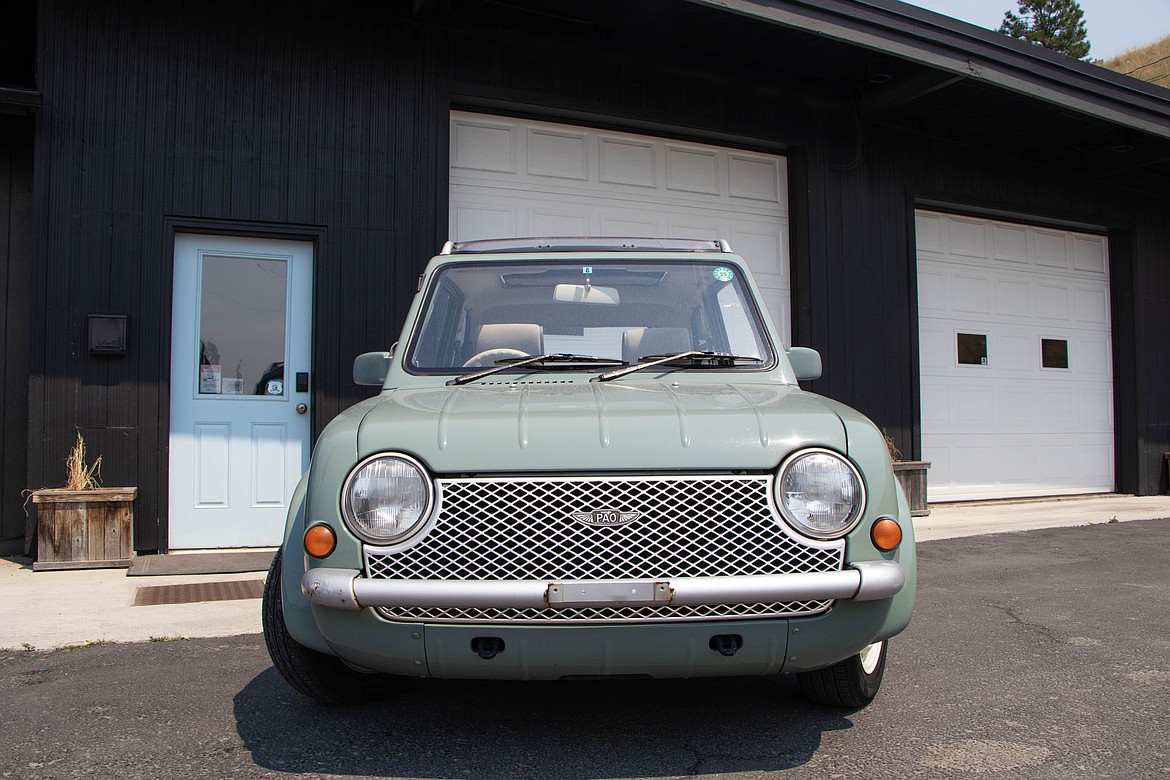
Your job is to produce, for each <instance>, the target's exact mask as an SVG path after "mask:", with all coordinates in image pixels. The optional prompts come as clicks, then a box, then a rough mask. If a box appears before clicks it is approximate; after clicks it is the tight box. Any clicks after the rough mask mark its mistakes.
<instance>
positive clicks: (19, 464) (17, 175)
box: [0, 114, 33, 552]
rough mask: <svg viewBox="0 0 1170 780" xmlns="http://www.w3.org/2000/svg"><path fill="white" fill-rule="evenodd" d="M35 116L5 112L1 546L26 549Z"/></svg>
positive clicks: (0, 120)
mask: <svg viewBox="0 0 1170 780" xmlns="http://www.w3.org/2000/svg"><path fill="white" fill-rule="evenodd" d="M32 128H33V120H32V117H29V116H16V115H4V114H0V307H2V308H0V417H3V422H4V426H3V429H2V430H3V435H2V436H0V549H5V550H10V551H12V552H23V550H24V535H25V526H26V523H25V514H24V499H25V497H24V495H23V491H24V489H25V488H26V487H28V484H27V483H26V482H25V479H26V478H27V474H26V471H27V459H26V452H27V448H28V402H27V399H28V322H29V301H28V298H29V268H30V265H31V259H32V246H31V239H32V176H33V174H32V161H33V130H32Z"/></svg>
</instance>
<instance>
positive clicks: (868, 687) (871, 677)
mask: <svg viewBox="0 0 1170 780" xmlns="http://www.w3.org/2000/svg"><path fill="white" fill-rule="evenodd" d="M888 649H889V642H888V641H883V642H874V643H873V644H871V645H868V646H866V647H864V648H862V650H861V652H860V653H858V654H857V655H853V656H850V657H849V658H846V659H845V660H844V661H841V662H839V663H835V664H833V665H832V666H829V667H826V668H824V669H816V670H814V671H811V672H800V673H798V674H797V675H796V679H797V681H798V682H799V683H800V690H801V693H803V694H804V695H805V696H806V697H807V698H809V699H811V700H812V701H814V702H817V703H818V704H824V705H826V706H829V707H850V708H854V709H856V708H858V707H864V706H866V705H867V704H869V703H870V702H871V701H873V697H874V696H876V695H877V692H878V688H880V687H881V685H882V676H883V675H884V674H885V672H886V651H887V650H888Z"/></svg>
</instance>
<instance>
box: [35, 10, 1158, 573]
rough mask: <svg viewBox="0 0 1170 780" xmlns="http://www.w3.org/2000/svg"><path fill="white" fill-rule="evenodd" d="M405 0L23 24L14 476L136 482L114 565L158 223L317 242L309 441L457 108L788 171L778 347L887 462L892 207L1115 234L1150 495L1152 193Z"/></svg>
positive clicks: (905, 281)
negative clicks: (29, 138) (737, 153)
mask: <svg viewBox="0 0 1170 780" xmlns="http://www.w3.org/2000/svg"><path fill="white" fill-rule="evenodd" d="M426 5H427V4H422V7H425V6H426ZM412 7H413V4H410V3H394V4H389V5H376V6H373V7H371V8H369V9H365V10H362V9H360V8H358V7H356V6H345V5H343V4H333V5H326V4H318V3H303V4H302V3H296V2H288V3H269V4H239V5H237V4H217V3H210V4H209V3H203V4H198V5H175V4H164V3H148V2H139V1H138V0H111V1H110V2H103V3H94V4H78V3H71V2H66V1H65V0H44V1H43V2H42V3H41V6H40V15H39V28H38V29H39V33H38V34H39V41H38V82H39V83H38V87H39V88H40V89H41V90H42V92H43V94H44V108H43V110H42V112H41V115H40V117H39V119H38V124H37V166H36V219H37V223H36V238H35V242H36V243H35V251H36V257H38V258H39V260H40V262H38V263H36V266H35V269H34V280H33V281H34V291H35V294H34V297H33V302H32V312H33V315H32V331H33V338H34V350H33V359H32V367H31V373H32V376H31V380H30V398H29V430H30V431H32V432H33V433H32V436H31V437H30V443H29V450H28V451H29V478H30V483H36V484H38V485H39V484H51V483H55V482H56V481H57V480H58V473H59V471H60V465H61V463H63V461H64V457H65V454H66V453H67V452H68V449H69V446H70V444H71V442H72V438H73V435H74V431H75V430H76V429H80V430H81V431H82V433H83V434H85V435H86V436H87V439H88V441H89V444H90V448H91V450H92V451H93V452H94V453H95V454H100V455H102V456H103V476H104V478H105V479H104V481H105V483H106V484H108V485H123V484H133V485H137V486H138V487H139V491H140V492H139V499H138V501H137V504H136V510H137V517H136V527H135V534H136V539H135V546H136V547H137V548H138V549H140V550H152V549H165V548H166V545H167V540H166V485H167V467H166V464H167V435H168V433H167V432H168V409H169V397H168V385H167V383H168V372H169V350H170V336H169V333H170V308H171V307H170V300H171V292H172V291H171V288H170V285H171V265H172V247H171V241H172V232H171V231H172V230H173V227H174V226H175V225H176V224H178V225H191V224H195V225H201V226H203V227H204V228H206V229H213V228H214V226H215V224H217V223H222V224H223V225H224V226H225V229H226V228H230V229H234V230H243V231H245V232H246V231H247V229H248V226H249V225H254V226H255V228H256V230H257V231H258V232H260V233H263V232H265V231H277V232H285V233H287V234H289V235H304V236H311V237H313V238H314V239H315V240H316V241H317V257H316V268H315V274H316V278H315V303H314V334H315V335H314V347H313V350H314V370H315V378H314V385H313V391H314V399H313V400H314V403H313V409H314V424H315V429H316V430H320V428H321V427H322V425H323V424H324V423H325V422H326V421H327V420H328V419H329V418H330V417H332V415H333V414H334V413H335V412H336V411H338V410H339V409H341V408H343V407H344V406H346V405H349V404H350V403H352V402H353V401H355V400H358V399H359V398H361V397H363V396H364V392H363V391H362V390H361V389H360V388H357V387H355V386H354V385H353V384H352V382H351V379H350V368H351V361H352V358H353V356H354V355H356V354H357V353H360V352H362V351H365V350H371V349H383V348H386V347H387V346H388V345H389V344H390V343H391V342H392V341H393V340H394V338H395V337H396V335H397V330H398V328H399V326H400V324H401V319H402V316H403V313H404V311H405V307H406V305H407V304H408V302H409V299H410V296H411V294H412V293H413V291H414V284H415V278H416V276H417V273H418V271H419V269H420V268H421V266H422V264H423V263H424V262H425V261H426V259H427V258H428V257H429V256H430V255H431V254H433V253H434V251H435V250H436V249H437V248H438V245H439V242H440V241H441V239H442V238H444V237H445V234H446V201H447V192H446V183H445V182H446V167H447V129H446V128H447V114H448V111H449V110H450V109H451V107H452V106H457V107H471V108H481V109H490V110H502V111H508V112H513V113H517V114H526V115H532V116H538V117H543V118H548V119H553V120H561V121H579V122H581V123H584V124H593V125H601V126H613V127H619V128H627V129H631V130H636V131H652V132H660V133H663V134H668V135H676V136H679V137H690V138H696V139H700V140H704V139H707V140H713V141H717V142H723V143H740V144H743V145H745V146H749V147H758V148H764V149H772V150H776V149H783V150H786V151H787V153H789V155H790V162H791V166H790V168H791V172H792V180H791V182H792V191H791V202H792V215H793V220H792V225H793V229H794V231H795V233H794V236H793V249H794V256H793V277H794V284H795V288H794V310H795V312H796V331H795V332H796V338H797V341H798V342H800V343H803V344H807V345H810V346H814V347H816V348H818V349H820V350H822V352H823V353H824V356H825V361H826V373H825V376H824V378H823V379H822V380H820V381H818V382H817V383H816V384H815V389H817V390H818V391H820V392H824V393H826V394H828V395H831V396H833V397H835V398H838V399H840V400H843V401H845V402H846V403H850V404H853V405H855V406H857V407H858V408H859V409H861V410H862V411H863V412H865V413H867V414H869V415H870V416H871V417H872V418H873V419H874V420H875V421H876V422H877V423H878V424H879V425H880V426H882V427H885V428H886V429H887V430H888V431H889V432H890V433H891V434H892V435H894V437H895V439H896V440H897V443H898V446H899V447H900V448H901V449H902V450H903V451H904V452H907V453H915V454H916V446H917V445H916V442H917V436H916V426H917V381H918V380H917V355H916V353H915V351H914V346H915V343H916V336H915V332H916V322H917V319H916V313H915V292H914V290H915V282H914V248H913V247H914V242H913V209H914V205H915V200H916V199H931V201H932V202H937V201H943V202H951V203H954V204H956V205H957V206H961V207H975V208H995V209H998V210H1000V211H1002V212H1010V213H1017V214H1021V215H1039V216H1041V217H1045V218H1050V219H1056V220H1066V221H1068V220H1075V221H1079V222H1084V223H1090V224H1099V225H1102V226H1105V227H1108V228H1110V229H1111V230H1113V231H1117V235H1118V236H1119V238H1122V239H1123V240H1120V241H1118V242H1115V244H1114V247H1115V252H1116V248H1117V247H1118V246H1120V245H1123V244H1124V245H1125V246H1126V247H1127V248H1126V249H1125V253H1126V254H1127V255H1128V256H1127V257H1126V258H1125V261H1124V262H1125V266H1124V268H1122V269H1121V270H1122V272H1121V273H1118V268H1117V259H1116V257H1115V271H1114V285H1115V292H1114V299H1115V300H1114V305H1115V309H1117V308H1118V307H1129V308H1128V309H1126V311H1127V312H1131V319H1130V320H1126V319H1124V318H1123V317H1120V314H1119V313H1118V312H1115V314H1119V319H1118V322H1119V323H1120V324H1121V325H1122V326H1123V327H1120V328H1118V327H1115V339H1116V340H1117V341H1118V342H1119V343H1118V344H1117V348H1116V349H1115V360H1116V361H1117V362H1118V369H1117V370H1118V386H1117V397H1118V403H1119V406H1120V405H1122V403H1123V401H1124V404H1125V406H1126V410H1129V409H1132V418H1129V417H1124V415H1123V416H1121V417H1119V432H1120V436H1119V438H1120V439H1121V441H1120V445H1119V452H1118V457H1119V461H1120V462H1121V463H1123V464H1126V465H1125V466H1124V468H1123V470H1122V472H1120V473H1119V480H1120V481H1119V487H1122V488H1124V489H1126V490H1133V491H1135V492H1142V493H1150V492H1155V491H1156V490H1158V489H1159V480H1160V479H1162V477H1161V476H1160V475H1161V472H1160V471H1159V469H1161V468H1163V467H1162V464H1161V458H1160V452H1161V451H1162V450H1165V449H1170V441H1168V439H1170V430H1168V423H1170V394H1166V393H1164V392H1159V391H1158V390H1157V389H1156V388H1158V387H1159V385H1160V384H1161V385H1164V384H1165V381H1166V379H1167V378H1168V374H1170V358H1168V357H1167V352H1166V350H1164V349H1162V348H1161V345H1160V338H1159V337H1160V336H1161V334H1164V333H1166V332H1167V325H1170V322H1168V319H1170V307H1168V306H1166V303H1167V299H1168V298H1170V274H1168V272H1167V271H1166V269H1165V261H1164V259H1165V258H1166V257H1167V256H1168V255H1170V235H1168V234H1167V228H1166V227H1165V225H1164V223H1165V220H1164V217H1163V215H1164V214H1165V213H1167V206H1168V205H1170V204H1168V203H1167V202H1166V201H1165V199H1164V198H1158V197H1152V196H1149V195H1144V194H1139V193H1133V192H1130V191H1128V190H1124V189H1120V188H1116V187H1109V186H1105V185H1102V184H1101V183H1100V182H1097V181H1095V180H1094V179H1092V178H1091V177H1090V176H1088V175H1087V174H1084V173H1080V172H1078V171H1077V170H1076V169H1075V168H1065V167H1062V166H1054V165H1052V164H1051V163H1047V164H1041V163H1037V162H1033V161H1030V160H1029V159H1028V158H1026V157H1025V155H1024V154H1022V153H1019V152H1016V151H1015V150H1013V149H1004V148H984V147H983V146H982V145H981V144H982V142H981V140H980V139H979V138H978V137H977V136H974V135H972V136H970V137H956V136H955V135H954V134H953V133H952V132H950V131H948V132H947V133H943V132H941V131H938V132H936V133H935V134H934V135H932V134H931V133H930V132H929V127H930V123H929V122H925V123H923V122H919V121H917V120H915V121H909V120H908V119H907V118H904V117H900V116H899V115H898V114H896V113H894V114H893V115H890V116H884V117H877V118H875V119H873V120H872V121H868V122H866V123H865V125H864V128H865V131H864V132H861V129H860V128H859V125H858V123H857V122H856V117H855V116H854V111H853V108H852V107H851V105H850V103H849V96H848V93H847V91H846V90H840V93H841V94H839V95H836V96H834V95H832V94H826V90H825V89H824V85H820V84H815V83H811V84H809V85H807V86H802V85H801V84H800V83H799V82H798V81H796V80H793V79H787V80H786V79H785V77H784V76H783V75H782V74H781V75H778V76H774V75H771V74H759V75H757V74H745V73H743V72H742V71H740V72H736V73H734V74H721V73H720V71H719V69H718V66H717V62H716V61H705V62H693V61H690V60H688V59H687V58H686V57H685V56H682V55H679V54H677V53H674V52H673V48H672V47H670V46H665V45H663V46H660V50H657V51H647V50H645V49H644V48H640V47H639V46H638V45H634V44H636V43H646V42H641V41H630V42H628V43H629V44H630V45H626V46H622V45H616V44H614V43H613V42H608V43H607V42H603V41H594V40H590V39H589V38H588V37H583V38H581V39H580V40H578V41H576V42H575V43H574V42H573V40H572V39H569V38H566V37H565V36H564V35H561V34H550V35H548V36H533V35H526V34H512V33H510V32H509V31H508V30H506V29H503V30H496V31H494V32H490V33H488V32H485V31H484V30H482V29H473V30H468V29H464V30H455V29H449V28H444V27H440V26H437V25H440V24H443V25H445V24H447V22H437V21H434V20H432V19H429V18H428V16H427V15H426V14H425V13H424V14H422V15H421V16H420V17H419V18H417V19H415V18H412V17H411V8H412ZM550 24H552V23H551V22H550ZM552 32H553V33H556V32H557V31H555V30H554V31H552ZM911 128H912V129H911ZM1123 237H1128V238H1123ZM1126 269H1130V270H1126ZM91 312H113V313H124V314H127V315H129V318H130V354H129V355H127V356H125V357H92V356H90V355H88V354H87V352H86V349H85V343H84V341H85V322H86V315H87V314H89V313H91ZM1155 451H1157V453H1158V459H1157V464H1155V463H1154V458H1153V453H1154V452H1155ZM1163 484H1164V483H1163Z"/></svg>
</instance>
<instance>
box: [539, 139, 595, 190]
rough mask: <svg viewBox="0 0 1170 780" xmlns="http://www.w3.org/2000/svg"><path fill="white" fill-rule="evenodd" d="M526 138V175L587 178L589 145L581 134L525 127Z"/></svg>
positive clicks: (574, 179)
mask: <svg viewBox="0 0 1170 780" xmlns="http://www.w3.org/2000/svg"><path fill="white" fill-rule="evenodd" d="M527 140H528V173H529V174H530V175H533V176H544V177H548V178H553V179H570V180H573V181H578V182H581V181H588V180H589V171H590V165H589V147H588V138H587V136H586V135H585V134H584V133H571V132H567V131H553V130H546V129H540V130H538V129H529V131H528V139H527Z"/></svg>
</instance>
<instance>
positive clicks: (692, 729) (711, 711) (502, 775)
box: [234, 669, 853, 780]
mask: <svg viewBox="0 0 1170 780" xmlns="http://www.w3.org/2000/svg"><path fill="white" fill-rule="evenodd" d="M234 709H235V717H236V724H237V729H238V732H239V735H240V737H241V738H242V739H243V742H244V745H245V747H246V748H247V749H248V750H249V751H251V753H252V757H253V760H254V762H255V764H256V765H257V766H260V767H264V768H265V769H269V770H274V771H282V772H302V773H310V774H317V773H321V774H337V775H354V776H366V775H369V776H374V777H415V778H440V777H476V778H488V779H494V778H499V779H500V780H505V779H506V780H518V779H519V778H549V777H557V778H566V779H567V780H573V779H575V778H594V777H643V776H645V777H669V776H694V775H705V774H718V773H731V772H772V771H778V770H783V769H789V768H792V767H796V766H800V765H802V764H805V763H807V762H808V761H809V760H810V759H811V758H812V756H813V755H814V753H815V751H816V750H817V749H818V747H819V746H820V744H821V735H822V734H823V733H825V732H827V731H836V730H840V729H848V728H851V727H852V725H853V724H852V721H851V720H850V719H849V718H848V717H847V716H848V715H849V712H848V711H844V712H838V711H833V710H829V709H826V708H823V707H818V706H814V705H811V704H809V703H807V702H806V701H805V700H804V699H802V698H801V697H800V694H799V692H798V691H797V689H796V686H795V682H794V681H793V680H792V679H791V678H786V677H776V678H766V679H760V678H728V679H703V680H622V681H617V680H604V681H600V680H599V681H563V682H494V681H449V680H419V681H410V682H408V683H407V684H406V686H405V688H404V690H403V691H401V692H400V693H398V694H396V695H395V696H393V697H391V698H389V699H387V700H385V701H383V702H380V703H378V704H372V705H366V706H362V707H354V708H339V707H330V706H326V705H322V704H319V703H317V702H315V701H312V700H310V699H308V698H305V697H304V696H301V695H300V694H299V693H297V692H295V691H294V690H293V689H292V688H290V687H289V686H288V685H287V684H286V683H285V682H284V680H283V679H282V678H281V677H280V675H279V674H278V673H277V672H276V671H275V670H274V669H268V670H266V671H264V672H263V673H261V674H259V675H257V676H256V677H255V678H253V679H252V681H251V682H250V683H249V684H248V685H247V686H246V687H245V688H244V689H243V690H242V691H240V692H239V693H238V694H237V695H236V697H235V700H234Z"/></svg>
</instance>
